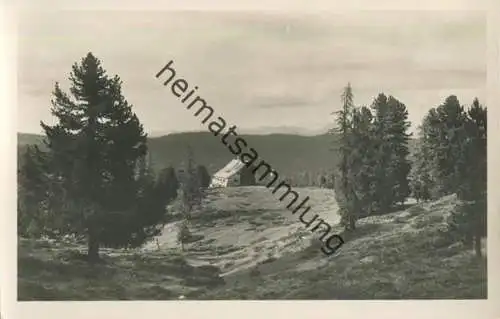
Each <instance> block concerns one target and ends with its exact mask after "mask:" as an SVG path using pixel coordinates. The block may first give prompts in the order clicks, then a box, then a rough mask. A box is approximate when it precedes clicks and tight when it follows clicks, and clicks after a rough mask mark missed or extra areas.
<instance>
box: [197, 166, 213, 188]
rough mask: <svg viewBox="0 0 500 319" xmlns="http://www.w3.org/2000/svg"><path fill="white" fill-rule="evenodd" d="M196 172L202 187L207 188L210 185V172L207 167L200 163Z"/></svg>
mask: <svg viewBox="0 0 500 319" xmlns="http://www.w3.org/2000/svg"><path fill="white" fill-rule="evenodd" d="M196 172H197V176H198V181H199V184H200V187H202V188H207V187H208V186H209V185H210V174H208V170H207V168H206V167H205V166H203V165H198V166H197V167H196Z"/></svg>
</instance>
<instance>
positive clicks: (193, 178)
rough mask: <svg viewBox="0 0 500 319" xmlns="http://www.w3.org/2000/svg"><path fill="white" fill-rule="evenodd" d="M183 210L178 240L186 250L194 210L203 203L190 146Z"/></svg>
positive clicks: (183, 188)
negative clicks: (185, 245)
mask: <svg viewBox="0 0 500 319" xmlns="http://www.w3.org/2000/svg"><path fill="white" fill-rule="evenodd" d="M181 185H182V186H181V194H182V196H181V212H182V217H183V220H182V222H181V224H180V226H179V229H178V233H177V240H178V241H179V242H180V244H181V249H182V251H184V244H185V243H186V241H187V240H189V237H190V234H191V232H190V221H191V215H192V212H193V211H194V210H195V209H196V208H197V207H198V206H199V205H200V204H201V200H202V196H203V194H202V191H201V185H200V179H199V175H198V170H197V166H196V164H195V162H194V156H193V151H192V149H191V147H190V146H188V149H187V160H186V167H185V171H184V177H183V179H182V183H181Z"/></svg>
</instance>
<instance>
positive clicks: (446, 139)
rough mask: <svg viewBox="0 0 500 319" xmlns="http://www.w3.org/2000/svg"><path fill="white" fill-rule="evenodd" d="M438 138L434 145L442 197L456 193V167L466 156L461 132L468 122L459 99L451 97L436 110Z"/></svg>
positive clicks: (457, 183) (437, 177)
mask: <svg viewBox="0 0 500 319" xmlns="http://www.w3.org/2000/svg"><path fill="white" fill-rule="evenodd" d="M436 113H437V114H436V115H437V121H436V122H437V123H435V125H436V131H437V134H436V135H437V136H436V137H437V138H436V139H435V140H434V143H433V145H432V151H433V153H434V156H435V159H436V164H435V165H436V175H437V176H436V179H437V180H438V181H439V184H438V185H439V188H440V192H441V194H440V195H441V196H442V195H446V194H451V193H455V192H457V190H458V186H459V185H460V184H459V180H458V175H457V171H456V165H457V163H458V162H459V161H461V157H462V156H463V155H464V154H463V153H462V150H461V142H460V139H461V138H462V137H461V132H463V129H464V125H465V122H466V116H467V115H466V113H465V111H464V108H463V107H462V106H461V105H460V102H459V101H458V98H457V97H456V96H454V95H451V96H449V97H447V98H446V100H445V101H444V103H443V104H442V105H440V106H439V107H438V108H436Z"/></svg>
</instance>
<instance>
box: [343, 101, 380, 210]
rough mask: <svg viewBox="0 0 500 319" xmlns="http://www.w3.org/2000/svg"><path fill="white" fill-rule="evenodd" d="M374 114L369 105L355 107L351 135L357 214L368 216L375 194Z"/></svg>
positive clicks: (352, 171) (351, 177) (351, 161)
mask: <svg viewBox="0 0 500 319" xmlns="http://www.w3.org/2000/svg"><path fill="white" fill-rule="evenodd" d="M372 119H373V116H372V114H371V111H370V109H369V108H367V107H361V108H354V109H353V116H352V131H351V137H350V143H351V152H350V155H349V171H350V173H349V180H350V183H351V185H352V186H351V187H352V189H353V192H354V194H355V196H354V198H353V200H355V201H356V202H355V206H356V214H357V215H358V216H359V217H362V216H367V215H369V214H370V212H371V211H372V205H373V200H374V196H375V189H374V187H373V185H374V170H373V168H374V167H375V164H376V163H375V155H376V154H375V149H374V148H373V138H372V134H373V124H372Z"/></svg>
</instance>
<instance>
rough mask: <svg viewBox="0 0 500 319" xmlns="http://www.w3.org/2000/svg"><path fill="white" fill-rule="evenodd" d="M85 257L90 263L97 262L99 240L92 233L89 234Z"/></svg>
mask: <svg viewBox="0 0 500 319" xmlns="http://www.w3.org/2000/svg"><path fill="white" fill-rule="evenodd" d="M87 257H88V261H89V262H90V263H95V262H97V261H98V260H99V240H98V238H97V236H96V234H95V233H93V232H90V233H89V238H88V251H87Z"/></svg>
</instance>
